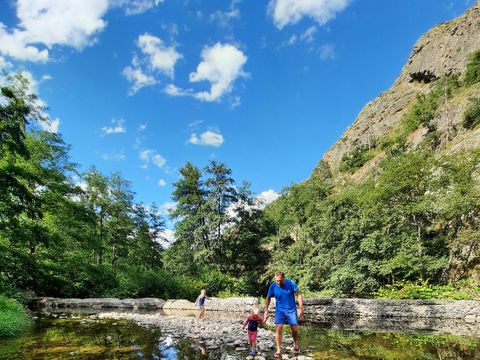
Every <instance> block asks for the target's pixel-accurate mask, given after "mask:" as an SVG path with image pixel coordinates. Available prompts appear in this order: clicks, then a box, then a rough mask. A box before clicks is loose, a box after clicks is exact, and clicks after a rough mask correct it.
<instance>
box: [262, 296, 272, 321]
mask: <svg viewBox="0 0 480 360" xmlns="http://www.w3.org/2000/svg"><path fill="white" fill-rule="evenodd" d="M268 305H270V298H269V297H268V296H267V297H266V298H265V309H264V310H263V322H266V321H267V319H268Z"/></svg>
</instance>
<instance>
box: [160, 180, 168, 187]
mask: <svg viewBox="0 0 480 360" xmlns="http://www.w3.org/2000/svg"><path fill="white" fill-rule="evenodd" d="M165 185H167V182H166V181H165V180H163V179H160V180H158V186H165Z"/></svg>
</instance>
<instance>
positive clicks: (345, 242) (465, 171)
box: [266, 2, 480, 296]
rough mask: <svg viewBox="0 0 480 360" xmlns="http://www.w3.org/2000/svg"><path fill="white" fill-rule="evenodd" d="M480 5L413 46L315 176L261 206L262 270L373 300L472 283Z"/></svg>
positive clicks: (476, 263) (477, 201)
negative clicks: (404, 288)
mask: <svg viewBox="0 0 480 360" xmlns="http://www.w3.org/2000/svg"><path fill="white" fill-rule="evenodd" d="M479 125H480V3H478V2H477V3H476V4H475V5H474V6H473V7H472V8H470V9H469V10H468V11H467V12H466V13H465V14H464V15H462V16H460V17H458V18H457V19H455V20H452V21H450V22H446V23H443V24H440V25H438V26H436V27H434V28H433V29H431V30H430V31H428V32H427V33H426V34H425V35H423V36H422V37H421V38H420V40H418V42H417V43H416V44H415V46H414V49H413V51H412V54H411V56H410V58H409V60H408V62H407V64H406V65H405V66H404V68H403V70H402V71H401V73H400V76H399V77H398V79H397V80H396V81H395V83H394V84H393V85H392V87H391V88H390V89H388V90H387V91H385V92H384V93H382V94H380V95H379V96H378V97H377V98H376V99H375V100H373V101H371V102H370V103H368V104H367V105H366V106H365V107H364V108H363V110H362V111H361V112H360V114H359V115H358V117H357V118H356V119H355V121H354V122H353V124H352V125H351V126H350V127H349V128H348V129H347V130H346V131H345V133H344V134H343V135H342V136H341V138H340V139H339V140H338V141H337V142H336V143H335V144H334V145H333V146H332V147H331V148H330V149H329V150H328V151H327V152H326V153H325V155H324V156H323V159H322V160H321V161H320V162H319V164H318V165H317V167H316V168H315V169H314V171H313V172H312V175H311V177H310V178H309V179H308V180H306V181H304V182H302V183H300V184H296V185H293V186H291V187H290V188H289V189H287V190H286V191H285V192H284V194H283V196H282V197H280V198H279V199H278V200H277V201H275V202H274V203H273V204H271V205H270V206H269V207H267V209H266V214H267V216H268V218H269V219H270V220H271V221H272V222H273V223H274V224H275V227H276V229H277V231H276V234H274V235H272V236H271V238H270V241H269V247H270V251H271V254H272V261H271V263H270V269H271V270H273V269H274V268H282V269H285V270H287V271H289V273H291V274H293V276H294V277H295V278H297V279H299V281H301V282H302V283H303V284H305V285H306V287H307V288H308V289H309V290H311V291H316V292H320V293H321V295H328V296H371V295H372V294H373V293H375V292H376V291H378V289H380V288H382V287H385V286H392V285H395V286H396V285H397V284H402V283H403V282H405V281H410V282H417V281H420V282H422V283H423V282H425V281H427V282H429V283H431V284H438V285H441V284H447V283H448V284H454V283H458V282H460V283H462V284H470V285H471V286H477V284H478V282H479V281H480V246H479V245H480V227H479V223H480V126H479Z"/></svg>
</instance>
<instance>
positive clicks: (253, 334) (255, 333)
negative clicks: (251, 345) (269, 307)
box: [248, 330, 258, 341]
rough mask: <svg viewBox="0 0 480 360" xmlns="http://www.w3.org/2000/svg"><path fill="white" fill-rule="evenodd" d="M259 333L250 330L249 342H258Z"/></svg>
mask: <svg viewBox="0 0 480 360" xmlns="http://www.w3.org/2000/svg"><path fill="white" fill-rule="evenodd" d="M257 332H258V331H250V330H248V341H255V340H257Z"/></svg>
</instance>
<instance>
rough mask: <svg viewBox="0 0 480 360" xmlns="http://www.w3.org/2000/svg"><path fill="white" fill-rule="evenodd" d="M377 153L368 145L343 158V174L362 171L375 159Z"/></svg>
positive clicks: (341, 165)
mask: <svg viewBox="0 0 480 360" xmlns="http://www.w3.org/2000/svg"><path fill="white" fill-rule="evenodd" d="M376 153H377V151H376V150H375V148H374V147H373V148H371V147H370V146H368V145H366V144H365V145H362V146H360V147H358V148H357V149H355V150H354V151H353V152H352V153H350V154H345V155H343V156H342V161H341V163H340V171H341V172H353V171H355V170H357V169H360V168H361V167H362V166H363V165H364V164H365V163H366V162H367V161H368V160H371V159H373V157H374V156H375V154H376Z"/></svg>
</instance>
